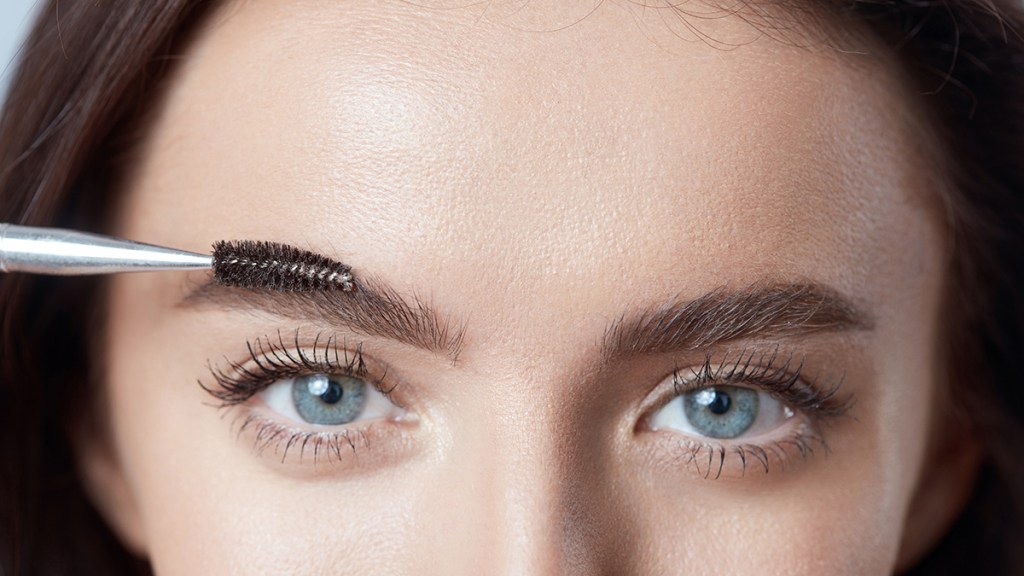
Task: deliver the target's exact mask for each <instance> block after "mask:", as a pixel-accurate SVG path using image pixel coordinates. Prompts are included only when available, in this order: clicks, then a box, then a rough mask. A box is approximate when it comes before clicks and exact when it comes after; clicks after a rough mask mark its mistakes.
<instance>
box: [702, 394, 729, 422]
mask: <svg viewBox="0 0 1024 576" xmlns="http://www.w3.org/2000/svg"><path fill="white" fill-rule="evenodd" d="M731 405H732V398H730V397H729V394H728V393H726V392H722V391H719V390H715V396H714V398H712V400H711V402H709V403H708V404H707V407H708V410H710V411H711V413H712V414H715V415H718V416H721V415H722V414H725V413H726V412H728V411H729V407H730V406H731Z"/></svg>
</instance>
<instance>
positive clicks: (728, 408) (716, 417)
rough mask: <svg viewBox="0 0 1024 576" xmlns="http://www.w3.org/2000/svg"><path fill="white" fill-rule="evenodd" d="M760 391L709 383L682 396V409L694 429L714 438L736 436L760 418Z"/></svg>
mask: <svg viewBox="0 0 1024 576" xmlns="http://www.w3.org/2000/svg"><path fill="white" fill-rule="evenodd" d="M758 404H759V400H758V393H757V391H756V390H753V389H751V388H743V387H739V386H709V387H707V388H701V389H699V390H693V391H690V392H687V393H686V394H684V395H683V412H684V414H685V415H686V420H687V421H688V422H689V423H690V425H691V426H692V427H693V429H694V430H696V431H697V432H699V433H701V434H703V435H705V436H710V437H712V438H735V437H737V436H739V435H740V434H743V433H744V432H746V431H747V430H748V429H750V427H751V426H752V425H753V424H754V421H755V420H757V410H758Z"/></svg>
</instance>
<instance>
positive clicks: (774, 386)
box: [199, 331, 854, 479]
mask: <svg viewBox="0 0 1024 576" xmlns="http://www.w3.org/2000/svg"><path fill="white" fill-rule="evenodd" d="M321 342H323V344H322V345H321ZM246 347H247V350H248V353H249V359H247V360H246V361H244V362H237V361H234V360H230V359H228V358H225V362H226V364H227V369H226V370H224V369H219V368H216V367H213V366H212V365H210V372H211V374H212V375H213V379H214V380H215V381H216V382H217V386H216V387H209V386H207V385H205V384H204V383H203V382H201V381H200V382H199V385H200V386H201V387H202V388H203V389H204V390H205V391H206V392H207V393H209V394H210V395H211V396H213V397H214V398H216V399H217V400H218V401H220V404H219V407H220V408H230V407H233V406H238V405H241V404H244V403H245V402H247V401H249V400H250V399H252V397H253V396H255V395H256V394H259V393H260V392H262V391H263V390H265V389H267V388H268V387H269V386H270V385H272V384H274V383H275V382H277V381H279V380H282V379H286V378H295V377H299V376H304V375H308V374H314V373H330V374H344V375H346V376H350V377H355V378H360V379H364V380H366V382H367V383H368V384H369V385H371V386H374V387H375V388H377V389H378V390H379V391H380V392H381V393H382V394H383V395H384V396H385V397H387V398H389V399H390V398H391V393H392V392H393V390H394V386H390V387H389V386H386V385H385V380H386V371H385V372H384V374H382V375H381V377H380V378H378V379H370V378H368V377H367V373H368V371H367V367H366V362H365V359H364V357H363V353H362V345H361V344H360V345H356V346H355V347H354V348H350V347H348V346H347V345H346V344H345V343H344V342H339V341H338V339H337V338H336V337H334V336H328V337H327V338H326V339H324V338H323V334H322V333H318V334H317V335H316V336H315V337H314V340H313V343H312V345H311V346H309V347H308V349H310V350H311V353H308V352H306V349H305V348H304V347H303V346H302V345H301V339H300V337H299V333H298V331H296V332H295V334H294V338H293V342H291V343H286V341H285V339H284V337H283V335H282V334H281V332H278V334H277V339H276V341H275V340H274V339H272V338H270V337H269V336H265V337H263V338H257V339H256V340H255V341H248V342H246ZM755 359H756V361H755ZM778 359H779V349H778V347H777V346H776V347H775V348H773V349H772V350H771V351H770V352H761V353H758V352H757V351H754V350H743V351H741V352H740V353H739V354H738V355H737V356H736V358H735V359H732V360H730V359H729V358H728V357H723V358H722V360H721V361H719V362H717V363H715V362H713V361H712V355H711V354H710V353H708V354H706V355H705V357H704V362H703V363H702V364H701V365H700V366H699V367H697V368H691V369H689V375H688V376H687V375H684V374H683V370H681V369H679V368H677V369H675V370H673V372H672V390H673V392H672V398H675V397H676V396H680V395H682V394H685V393H686V392H689V391H692V390H698V389H700V388H706V387H708V386H715V385H718V386H721V385H747V386H748V387H750V388H754V389H757V390H761V391H763V392H766V393H768V394H771V395H772V396H775V397H776V398H777V399H779V400H780V401H782V402H783V403H784V404H785V405H786V406H788V407H790V408H792V409H795V410H799V411H801V412H803V413H804V414H805V415H806V417H807V418H808V419H809V420H810V422H809V423H807V424H804V425H801V426H800V427H799V428H798V429H797V430H795V431H794V432H793V433H791V434H790V435H789V436H788V437H786V438H783V439H780V440H774V441H770V442H766V443H762V444H755V443H749V442H747V443H730V444H725V443H720V442H714V441H708V440H693V439H689V440H688V441H687V442H686V445H685V447H684V450H685V451H686V452H687V459H686V462H685V463H686V464H693V465H694V466H696V468H697V471H698V473H699V474H701V475H702V476H703V477H704V478H712V477H713V478H715V479H718V478H719V477H721V475H722V473H723V470H724V469H725V465H726V457H727V456H729V455H735V456H736V457H737V458H738V460H739V464H740V475H741V476H742V475H744V474H745V473H746V469H747V466H748V464H754V463H758V464H760V465H761V467H762V468H763V469H764V472H765V473H766V474H767V473H768V472H769V471H770V469H771V462H772V461H773V460H774V461H776V462H777V463H778V465H779V467H780V468H782V469H785V468H786V466H787V465H788V464H789V463H790V462H791V461H792V459H793V457H794V456H798V457H800V458H801V459H804V458H807V457H809V456H812V455H814V454H815V447H816V446H817V447H820V449H821V451H822V453H823V454H824V456H825V457H826V458H827V457H828V454H829V452H830V449H829V446H828V444H827V442H826V441H825V438H824V436H823V434H822V430H821V427H822V425H823V424H824V423H826V422H828V421H831V420H834V419H836V418H839V417H842V416H845V415H846V414H847V413H848V412H849V410H850V408H852V406H853V404H854V397H853V395H852V394H849V395H840V394H839V391H840V388H841V387H842V385H843V381H844V376H845V375H843V374H840V375H839V377H838V378H835V379H834V380H830V379H829V378H827V377H826V378H821V377H818V378H815V379H813V380H811V381H810V382H806V381H804V380H803V379H802V378H801V373H802V371H803V367H804V364H803V361H800V362H799V363H797V364H796V366H795V367H793V363H794V362H793V360H794V356H793V355H792V354H790V355H789V356H788V357H786V359H785V361H784V362H783V363H782V364H781V365H780V364H778ZM670 399H671V398H670ZM664 403H665V402H662V403H661V404H659V406H661V405H664ZM249 429H253V431H254V436H255V441H254V449H255V452H256V453H257V454H263V453H265V452H266V450H267V449H270V448H273V449H275V450H280V452H281V460H282V461H284V460H285V459H286V458H287V456H288V453H289V452H290V451H291V449H292V448H293V447H296V446H297V447H298V448H299V451H300V453H299V459H300V461H301V459H302V457H303V456H304V455H305V454H306V452H307V451H311V452H312V454H313V461H314V463H316V462H317V461H318V460H319V458H320V456H321V454H323V453H327V454H330V455H332V456H333V457H335V458H337V459H338V460H341V459H342V456H343V450H344V449H345V448H348V449H350V450H352V451H355V450H356V448H357V446H358V445H360V444H362V445H363V446H367V445H369V439H368V437H367V435H366V433H365V431H364V430H362V429H358V428H342V429H340V430H336V431H329V432H328V431H323V430H300V429H296V428H292V427H289V426H287V425H284V424H281V423H279V422H277V421H274V420H271V419H269V418H267V417H265V416H262V415H258V414H256V413H247V414H245V416H244V418H243V419H242V422H241V424H240V425H239V426H238V429H237V433H238V435H239V436H240V435H241V434H242V433H243V432H245V431H246V430H249ZM357 439H358V442H357ZM282 447H283V448H282ZM787 447H791V448H792V449H787ZM704 454H706V456H704ZM705 460H706V464H704V461H705ZM716 461H717V465H716ZM702 466H703V469H701V467H702ZM712 473H713V474H712Z"/></svg>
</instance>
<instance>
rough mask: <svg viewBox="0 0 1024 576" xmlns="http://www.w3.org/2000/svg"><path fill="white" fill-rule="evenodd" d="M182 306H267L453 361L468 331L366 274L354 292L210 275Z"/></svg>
mask: <svg viewBox="0 0 1024 576" xmlns="http://www.w3.org/2000/svg"><path fill="white" fill-rule="evenodd" d="M179 306H181V307H185V308H199V307H203V306H215V307H217V308H221V309H226V310H263V311H265V312H268V313H270V314H274V315H276V316H281V317H285V318H292V319H299V320H308V321H311V322H323V323H326V324H328V325H331V326H339V327H342V326H343V327H345V328H347V329H349V330H352V331H353V332H356V333H359V334H364V335H367V336H377V337H381V338H386V339H389V340H394V341H396V342H402V343H404V344H409V345H411V346H415V347H417V348H422V349H424V350H428V351H431V352H436V353H439V354H443V355H445V356H447V357H448V358H449V359H450V360H451V361H452V362H454V361H455V360H456V359H457V358H458V356H459V353H460V351H461V349H462V341H463V334H464V328H463V327H462V326H461V325H459V324H456V323H453V322H451V321H450V319H448V318H444V317H441V316H440V315H438V314H437V312H435V311H434V309H433V308H432V307H431V306H430V305H429V304H427V303H426V302H424V301H423V300H420V299H419V298H416V297H413V298H411V299H406V298H405V297H403V296H402V295H401V294H399V293H398V291H397V290H395V289H394V288H392V287H391V286H389V285H388V284H386V283H385V282H383V281H382V280H379V279H373V278H366V277H360V278H357V279H356V280H355V289H354V290H353V291H352V292H343V291H341V290H333V289H327V290H308V291H302V292H295V291H281V290H273V289H270V288H237V287H231V286H222V285H220V284H218V283H217V282H216V281H214V280H213V279H211V280H209V281H208V282H206V283H204V284H202V285H200V286H198V287H197V288H196V289H194V290H192V291H191V292H189V294H188V295H186V296H185V298H184V299H183V300H182V301H181V303H180V304H179Z"/></svg>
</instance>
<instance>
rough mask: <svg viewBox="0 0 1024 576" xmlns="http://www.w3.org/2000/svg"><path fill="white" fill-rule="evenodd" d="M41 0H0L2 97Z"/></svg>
mask: <svg viewBox="0 0 1024 576" xmlns="http://www.w3.org/2000/svg"><path fill="white" fill-rule="evenodd" d="M38 3H39V0H0V99H2V98H3V96H2V95H3V94H6V93H7V79H8V77H9V76H10V64H11V61H12V60H13V59H14V56H15V55H16V54H17V53H18V48H20V47H21V42H22V40H24V36H25V34H27V33H28V30H27V29H28V26H29V24H30V23H31V20H32V12H33V8H34V7H35V5H36V4H38Z"/></svg>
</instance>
